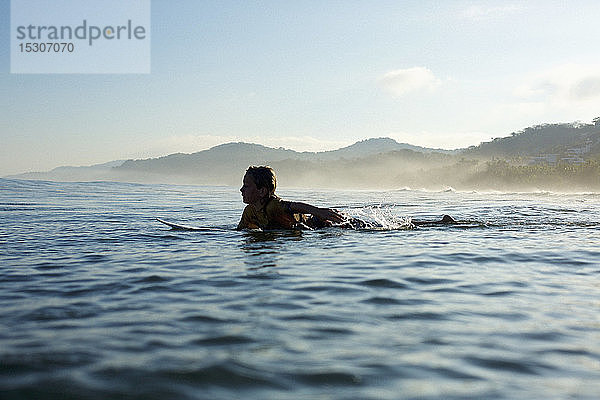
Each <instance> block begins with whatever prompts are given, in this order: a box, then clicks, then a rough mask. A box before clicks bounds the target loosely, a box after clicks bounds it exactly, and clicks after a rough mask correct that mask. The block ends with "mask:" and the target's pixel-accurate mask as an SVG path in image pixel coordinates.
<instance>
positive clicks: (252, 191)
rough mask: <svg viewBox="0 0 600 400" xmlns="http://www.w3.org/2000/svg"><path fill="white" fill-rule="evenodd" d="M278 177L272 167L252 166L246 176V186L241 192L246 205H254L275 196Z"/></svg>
mask: <svg viewBox="0 0 600 400" xmlns="http://www.w3.org/2000/svg"><path fill="white" fill-rule="evenodd" d="M276 188H277V177H276V176H275V171H273V169H272V168H271V167H268V166H261V167H255V166H251V167H249V168H248V169H247V170H246V175H244V184H243V186H242V188H241V189H240V191H241V192H242V198H243V199H244V203H246V204H254V203H257V202H258V201H261V200H264V199H267V198H269V197H271V196H272V195H273V194H275V189H276Z"/></svg>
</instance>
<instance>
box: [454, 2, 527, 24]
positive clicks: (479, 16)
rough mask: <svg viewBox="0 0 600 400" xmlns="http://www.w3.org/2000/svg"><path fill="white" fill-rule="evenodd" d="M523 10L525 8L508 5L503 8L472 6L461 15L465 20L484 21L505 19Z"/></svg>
mask: <svg viewBox="0 0 600 400" xmlns="http://www.w3.org/2000/svg"><path fill="white" fill-rule="evenodd" d="M521 10H523V7H522V6H519V5H516V4H507V5H503V6H486V5H472V6H470V7H468V8H466V9H464V10H462V12H461V13H460V15H461V16H462V17H463V18H465V19H469V20H474V21H482V20H487V19H493V18H500V17H504V16H506V15H510V14H514V13H516V12H519V11H521Z"/></svg>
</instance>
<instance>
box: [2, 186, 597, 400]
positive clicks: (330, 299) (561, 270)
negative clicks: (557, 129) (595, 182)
mask: <svg viewBox="0 0 600 400" xmlns="http://www.w3.org/2000/svg"><path fill="white" fill-rule="evenodd" d="M278 192H279V194H280V195H281V196H282V197H284V198H286V199H289V200H295V201H305V202H308V203H311V204H314V205H317V206H331V207H335V208H337V209H339V210H341V211H343V212H346V213H347V214H349V215H352V216H356V217H360V218H362V219H365V220H368V221H370V222H373V225H374V226H375V227H374V228H372V229H363V230H344V229H338V228H329V229H323V230H317V231H302V232H295V231H289V232H287V231H275V232H238V231H235V230H234V228H235V226H236V224H237V222H238V221H239V217H240V215H241V212H242V209H243V206H244V204H243V203H242V201H241V196H240V193H239V190H238V188H237V187H203V186H183V185H147V184H127V183H111V182H91V183H57V182H43V181H21V180H8V179H1V180H0V221H1V223H0V282H1V285H0V302H1V303H0V304H1V306H2V307H1V309H0V310H1V311H0V398H2V399H102V400H105V399H211V400H213V399H261V400H262V399H465V398H474V399H597V398H598V395H599V393H600V194H594V193H579V194H559V193H550V192H536V193H500V192H497V193H478V192H457V191H454V190H451V189H449V190H446V191H441V192H427V191H421V190H409V189H403V190H395V191H350V190H347V191H341V190H308V189H286V188H282V189H280V190H279V191H278ZM444 214H449V215H451V216H453V217H454V218H455V219H457V220H458V221H459V222H460V223H459V224H457V225H451V226H430V227H418V228H414V229H412V228H410V225H409V224H408V221H409V220H410V219H411V218H413V219H419V220H435V219H439V218H440V217H441V216H442V215H444ZM156 217H159V218H163V219H165V220H168V221H172V222H177V223H183V224H187V225H194V226H199V227H203V228H206V229H204V230H202V231H174V230H170V229H169V228H168V227H167V226H165V225H162V224H160V223H159V222H157V221H156V220H155V218H156Z"/></svg>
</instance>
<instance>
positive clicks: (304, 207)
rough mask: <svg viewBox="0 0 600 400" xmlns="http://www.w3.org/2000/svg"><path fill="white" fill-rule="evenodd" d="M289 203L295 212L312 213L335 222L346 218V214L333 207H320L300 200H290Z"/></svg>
mask: <svg viewBox="0 0 600 400" xmlns="http://www.w3.org/2000/svg"><path fill="white" fill-rule="evenodd" d="M289 205H290V210H291V211H292V212H294V213H301V214H312V215H314V216H315V217H317V218H320V219H323V220H326V221H331V222H334V223H341V222H344V221H345V220H346V218H344V216H342V215H341V214H340V213H338V212H337V211H335V210H333V209H331V208H320V207H315V206H311V205H310V204H306V203H300V202H295V201H291V202H289Z"/></svg>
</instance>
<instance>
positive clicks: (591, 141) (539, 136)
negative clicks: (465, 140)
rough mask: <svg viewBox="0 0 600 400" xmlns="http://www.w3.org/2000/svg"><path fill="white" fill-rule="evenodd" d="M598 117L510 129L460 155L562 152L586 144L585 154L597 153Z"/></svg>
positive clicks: (599, 138) (599, 141) (514, 155)
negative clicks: (511, 131) (590, 121)
mask: <svg viewBox="0 0 600 400" xmlns="http://www.w3.org/2000/svg"><path fill="white" fill-rule="evenodd" d="M599 144H600V118H596V119H595V120H594V123H592V124H583V123H579V122H574V123H563V124H543V125H535V126H532V127H528V128H525V129H523V130H521V131H518V132H513V133H512V134H511V135H510V136H507V137H503V138H496V139H494V140H492V141H490V142H484V143H481V144H479V145H478V146H471V147H469V148H468V149H466V150H464V151H463V152H462V154H463V155H464V156H468V157H478V158H505V159H513V158H519V157H529V156H534V155H539V154H557V155H566V154H568V153H569V150H570V149H580V148H584V147H588V148H587V149H586V151H585V153H586V154H590V155H593V154H598V153H600V146H599Z"/></svg>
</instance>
